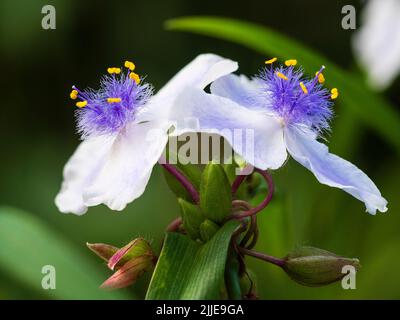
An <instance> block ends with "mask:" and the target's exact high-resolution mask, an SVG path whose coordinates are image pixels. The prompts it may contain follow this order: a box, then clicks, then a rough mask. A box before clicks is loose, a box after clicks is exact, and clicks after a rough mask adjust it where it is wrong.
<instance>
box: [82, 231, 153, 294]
mask: <svg viewBox="0 0 400 320" xmlns="http://www.w3.org/2000/svg"><path fill="white" fill-rule="evenodd" d="M87 246H88V248H89V249H90V250H92V251H93V252H94V253H96V254H97V255H98V256H99V257H100V258H102V259H103V260H105V261H107V262H108V264H107V265H108V267H109V268H110V269H111V270H114V269H115V270H117V271H116V272H115V273H114V274H113V275H112V276H111V277H110V278H108V279H107V280H106V281H105V282H104V283H103V284H102V285H101V288H106V289H118V288H124V287H126V286H129V285H130V284H132V283H134V282H135V281H136V280H137V279H138V278H139V277H140V276H141V275H142V274H143V273H144V272H145V271H146V270H148V269H149V268H151V267H152V266H153V265H154V263H155V256H154V254H153V251H152V249H151V247H150V244H149V243H148V242H147V241H146V240H145V239H143V238H138V239H135V240H132V241H131V242H129V243H128V244H127V245H126V246H124V247H122V248H121V249H118V248H117V247H114V246H111V245H108V244H104V243H95V244H91V243H87Z"/></svg>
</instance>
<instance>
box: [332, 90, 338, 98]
mask: <svg viewBox="0 0 400 320" xmlns="http://www.w3.org/2000/svg"><path fill="white" fill-rule="evenodd" d="M338 96H339V91H338V89H337V88H333V89H332V90H331V99H336V98H337V97H338Z"/></svg>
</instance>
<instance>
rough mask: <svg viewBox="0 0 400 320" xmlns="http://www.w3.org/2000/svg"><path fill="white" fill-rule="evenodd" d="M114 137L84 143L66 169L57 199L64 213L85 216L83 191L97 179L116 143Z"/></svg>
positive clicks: (85, 208)
mask: <svg viewBox="0 0 400 320" xmlns="http://www.w3.org/2000/svg"><path fill="white" fill-rule="evenodd" d="M114 139H115V138H114V137H105V136H103V137H95V138H90V139H87V140H85V141H83V142H82V143H81V144H80V145H79V147H78V148H77V150H76V151H75V153H74V154H73V155H72V157H71V158H70V159H69V161H68V162H67V164H66V165H65V167H64V173H63V175H64V181H63V183H62V186H61V191H60V192H59V193H58V195H57V197H56V200H55V202H56V205H57V207H58V209H59V211H61V212H63V213H69V212H71V213H75V214H78V215H81V214H84V213H85V212H86V211H87V206H86V205H85V204H84V203H83V198H82V194H83V190H84V189H85V188H86V187H87V186H88V185H90V184H91V183H92V182H93V180H94V179H95V178H96V175H97V173H98V170H99V168H101V167H102V166H103V164H104V162H105V158H106V156H107V154H108V153H109V151H110V148H111V146H112V144H113V142H114Z"/></svg>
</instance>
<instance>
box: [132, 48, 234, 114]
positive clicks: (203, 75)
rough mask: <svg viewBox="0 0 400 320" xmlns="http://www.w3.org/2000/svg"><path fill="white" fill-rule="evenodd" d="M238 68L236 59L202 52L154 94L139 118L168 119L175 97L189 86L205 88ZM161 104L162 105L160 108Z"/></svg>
mask: <svg viewBox="0 0 400 320" xmlns="http://www.w3.org/2000/svg"><path fill="white" fill-rule="evenodd" d="M237 69H238V64H237V62H235V61H232V60H229V59H225V58H222V57H220V56H217V55H215V54H210V53H209V54H201V55H199V56H197V57H196V58H195V59H194V60H193V61H191V62H190V63H189V64H188V65H186V66H185V67H184V68H183V69H182V70H181V71H179V72H178V73H177V74H176V75H175V76H174V77H173V78H172V79H171V80H170V81H169V82H168V83H167V84H166V85H165V86H164V87H163V88H161V89H160V91H158V93H157V94H156V95H155V96H153V98H152V99H151V101H150V102H149V104H148V105H147V106H146V108H144V109H143V110H144V112H142V113H141V114H139V115H138V119H140V120H141V121H143V120H150V119H156V118H157V119H160V117H162V118H165V119H168V118H169V111H170V108H171V107H172V105H173V104H174V101H175V98H176V97H177V96H178V95H180V94H181V93H182V92H184V91H185V90H186V88H187V87H195V88H200V89H204V88H205V87H206V86H207V85H209V84H210V83H211V82H213V81H214V80H216V79H218V78H219V77H222V76H224V75H227V74H229V73H231V72H234V71H236V70H237ZM160 105H161V106H162V107H161V108H160Z"/></svg>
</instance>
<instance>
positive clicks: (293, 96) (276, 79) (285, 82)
mask: <svg viewBox="0 0 400 320" xmlns="http://www.w3.org/2000/svg"><path fill="white" fill-rule="evenodd" d="M276 60H277V59H276V58H273V59H270V60H267V61H265V63H266V64H267V65H269V67H266V68H264V69H263V70H262V71H261V74H260V75H259V76H258V77H257V78H258V79H259V80H260V83H261V95H262V96H265V99H264V100H265V101H268V103H267V108H268V109H269V110H272V111H273V112H275V113H276V114H277V115H278V116H279V117H280V118H281V119H282V122H283V123H284V124H285V125H290V124H303V125H307V126H308V127H310V128H311V129H313V130H316V131H318V132H320V131H322V130H327V129H329V120H330V119H331V117H332V115H333V112H332V110H331V107H332V105H333V102H332V100H334V99H336V98H337V97H338V95H339V92H338V90H337V89H336V88H334V89H332V90H331V92H329V91H328V90H327V89H326V88H324V86H323V83H324V82H325V77H324V75H323V73H322V72H323V71H324V69H325V67H324V66H322V67H321V69H320V70H319V71H317V72H316V73H315V76H314V77H313V78H306V77H304V74H303V71H302V69H301V68H298V69H295V66H296V65H297V60H295V59H290V60H286V61H285V63H284V65H280V66H277V67H274V66H273V63H274V62H276Z"/></svg>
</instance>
